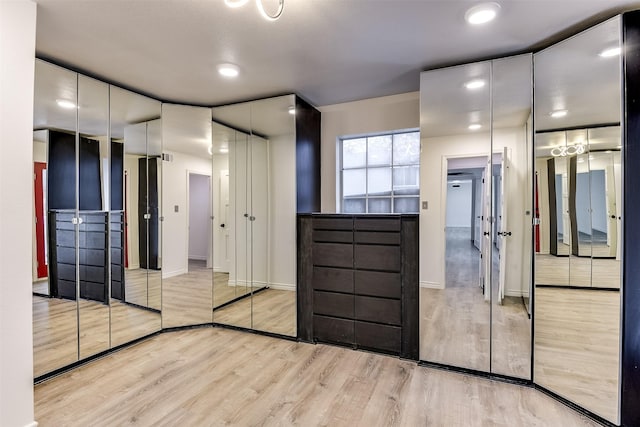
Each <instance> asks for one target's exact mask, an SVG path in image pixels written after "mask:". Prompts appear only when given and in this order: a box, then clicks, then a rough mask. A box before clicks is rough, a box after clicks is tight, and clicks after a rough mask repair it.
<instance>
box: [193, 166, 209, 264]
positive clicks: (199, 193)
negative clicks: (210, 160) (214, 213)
mask: <svg viewBox="0 0 640 427" xmlns="http://www.w3.org/2000/svg"><path fill="white" fill-rule="evenodd" d="M210 181H211V177H210V176H208V175H200V174H195V173H190V174H189V259H197V260H202V261H206V260H207V258H208V256H209V242H210V240H211V218H210V217H211V203H210V200H211V192H210Z"/></svg>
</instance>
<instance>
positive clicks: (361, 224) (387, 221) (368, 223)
mask: <svg viewBox="0 0 640 427" xmlns="http://www.w3.org/2000/svg"><path fill="white" fill-rule="evenodd" d="M354 229H355V230H356V231H400V218H356V219H355V221H354Z"/></svg>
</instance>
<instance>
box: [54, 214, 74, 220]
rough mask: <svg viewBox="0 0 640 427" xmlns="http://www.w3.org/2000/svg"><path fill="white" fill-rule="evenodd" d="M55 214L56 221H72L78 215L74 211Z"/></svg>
mask: <svg viewBox="0 0 640 427" xmlns="http://www.w3.org/2000/svg"><path fill="white" fill-rule="evenodd" d="M54 215H55V219H56V222H60V221H65V222H71V221H73V218H75V216H76V214H75V213H73V212H68V213H58V212H56V213H55V214H54Z"/></svg>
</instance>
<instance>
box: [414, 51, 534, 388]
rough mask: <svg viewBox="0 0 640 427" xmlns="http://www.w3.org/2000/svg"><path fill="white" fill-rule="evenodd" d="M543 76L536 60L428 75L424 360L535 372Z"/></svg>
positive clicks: (424, 82)
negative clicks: (534, 82) (536, 161)
mask: <svg viewBox="0 0 640 427" xmlns="http://www.w3.org/2000/svg"><path fill="white" fill-rule="evenodd" d="M531 79H532V64H531V55H520V56H515V57H509V58H503V59H498V60H493V61H485V62H479V63H473V64H466V65H461V66H457V67H450V68H444V69H439V70H434V71H427V72H424V73H422V75H421V83H420V93H421V94H420V97H421V99H420V104H421V129H420V134H421V145H422V153H421V171H422V172H421V180H422V185H421V199H422V200H423V201H427V203H428V205H427V206H428V208H427V209H426V210H423V211H422V214H421V234H422V235H423V236H427V235H428V236H430V237H429V239H428V243H427V242H426V241H424V242H422V243H421V247H420V252H421V264H422V271H421V277H422V278H421V288H420V359H421V360H424V361H427V362H432V363H436V364H442V365H449V366H454V367H458V368H462V369H469V370H473V371H483V372H491V373H495V374H500V375H505V376H509V377H515V378H523V379H529V378H530V377H531V321H530V304H529V295H530V289H529V287H530V283H531V282H530V274H531V269H530V267H531V262H530V251H529V250H528V247H529V246H530V245H531V237H530V235H531V223H532V214H531V192H530V191H528V190H527V188H530V187H528V185H530V184H531V179H530V178H529V175H530V164H531V156H530V154H529V151H530V149H531V143H532V138H531V136H530V135H531V132H532V127H531V122H532V120H531V105H532V93H531Z"/></svg>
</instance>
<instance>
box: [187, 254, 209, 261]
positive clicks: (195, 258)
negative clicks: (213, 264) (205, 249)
mask: <svg viewBox="0 0 640 427" xmlns="http://www.w3.org/2000/svg"><path fill="white" fill-rule="evenodd" d="M189 259H192V260H194V261H206V260H207V256H206V255H204V256H202V255H189Z"/></svg>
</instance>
